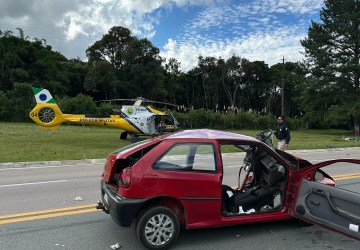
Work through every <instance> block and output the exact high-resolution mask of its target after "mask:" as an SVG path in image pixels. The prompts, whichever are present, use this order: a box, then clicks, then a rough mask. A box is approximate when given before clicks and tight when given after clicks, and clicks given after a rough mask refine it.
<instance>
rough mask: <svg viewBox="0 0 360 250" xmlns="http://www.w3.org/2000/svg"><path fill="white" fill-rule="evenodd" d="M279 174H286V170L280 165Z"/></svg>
mask: <svg viewBox="0 0 360 250" xmlns="http://www.w3.org/2000/svg"><path fill="white" fill-rule="evenodd" d="M278 172H279V173H281V174H285V168H284V166H283V165H278Z"/></svg>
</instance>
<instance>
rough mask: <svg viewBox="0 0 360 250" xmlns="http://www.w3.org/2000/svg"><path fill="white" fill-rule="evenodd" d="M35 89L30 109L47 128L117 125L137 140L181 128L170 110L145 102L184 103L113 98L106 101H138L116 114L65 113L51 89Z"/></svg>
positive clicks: (33, 116) (36, 118)
mask: <svg viewBox="0 0 360 250" xmlns="http://www.w3.org/2000/svg"><path fill="white" fill-rule="evenodd" d="M32 90H33V93H34V97H35V100H36V106H35V107H34V108H33V110H31V111H30V113H29V116H30V118H31V119H32V120H33V121H34V122H36V123H37V124H39V125H41V126H42V127H44V128H49V129H56V128H58V127H59V126H60V125H61V124H62V123H75V124H83V125H92V126H102V127H113V128H119V129H122V130H124V132H122V133H121V134H120V139H126V138H127V136H128V135H130V139H131V142H136V141H137V140H138V137H139V136H158V135H162V134H166V133H172V132H175V131H177V130H179V122H178V121H177V120H176V119H175V117H174V116H173V114H172V113H171V112H170V111H169V110H167V111H166V112H162V111H159V110H157V109H155V108H153V107H151V106H150V105H148V106H145V105H143V103H160V104H165V105H172V106H176V107H181V106H178V105H175V104H170V103H165V102H157V101H150V100H147V99H144V98H141V97H138V98H136V99H113V100H106V101H134V103H133V104H132V105H122V106H121V107H120V109H119V110H113V111H115V112H116V113H118V114H116V115H91V114H63V113H62V111H61V110H60V108H59V106H58V105H57V104H56V102H55V99H54V98H53V97H52V95H51V94H50V92H49V91H48V90H47V89H43V88H35V87H32ZM102 101H105V100H102Z"/></svg>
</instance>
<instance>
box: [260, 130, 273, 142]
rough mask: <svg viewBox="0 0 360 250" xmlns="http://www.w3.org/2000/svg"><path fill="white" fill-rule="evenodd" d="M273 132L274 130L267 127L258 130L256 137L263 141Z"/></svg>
mask: <svg viewBox="0 0 360 250" xmlns="http://www.w3.org/2000/svg"><path fill="white" fill-rule="evenodd" d="M266 133H268V134H267V135H265V134H266ZM273 134H274V131H272V130H271V129H267V130H264V131H262V132H260V133H259V134H257V135H256V139H258V140H259V141H262V142H264V141H266V140H267V139H269V138H270V137H271V136H272V135H273Z"/></svg>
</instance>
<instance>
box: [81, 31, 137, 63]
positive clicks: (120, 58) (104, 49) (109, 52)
mask: <svg viewBox="0 0 360 250" xmlns="http://www.w3.org/2000/svg"><path fill="white" fill-rule="evenodd" d="M132 39H133V37H132V36H131V32H130V30H129V29H127V28H124V27H121V26H114V27H112V28H111V29H110V30H109V33H108V34H105V35H104V36H103V37H102V38H101V40H99V41H96V42H95V43H94V44H93V45H92V46H90V47H89V48H88V49H87V50H86V55H87V57H88V59H89V63H90V64H95V63H97V62H99V61H103V60H105V61H108V62H109V63H110V64H112V65H113V67H114V68H117V69H119V68H121V67H122V66H123V65H124V62H125V58H124V57H125V53H126V49H127V47H128V45H129V42H130V41H131V40H132Z"/></svg>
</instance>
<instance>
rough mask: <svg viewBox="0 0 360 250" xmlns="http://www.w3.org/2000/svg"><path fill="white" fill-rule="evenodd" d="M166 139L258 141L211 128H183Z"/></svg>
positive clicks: (165, 138)
mask: <svg viewBox="0 0 360 250" xmlns="http://www.w3.org/2000/svg"><path fill="white" fill-rule="evenodd" d="M168 139H212V140H221V139H224V140H229V139H230V140H234V139H235V140H246V141H258V140H257V139H255V138H253V137H250V136H247V135H242V134H236V133H232V132H226V131H220V130H213V129H192V130H183V131H179V132H177V133H173V134H170V135H168V136H166V137H164V140H168Z"/></svg>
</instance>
